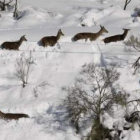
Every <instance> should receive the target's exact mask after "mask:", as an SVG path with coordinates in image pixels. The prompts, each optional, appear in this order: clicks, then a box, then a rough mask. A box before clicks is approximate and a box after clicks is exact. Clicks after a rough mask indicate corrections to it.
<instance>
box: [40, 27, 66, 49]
mask: <svg viewBox="0 0 140 140" xmlns="http://www.w3.org/2000/svg"><path fill="white" fill-rule="evenodd" d="M61 36H64V34H63V33H62V31H61V29H59V30H58V33H57V35H56V36H46V37H43V38H42V39H41V40H40V41H39V45H41V46H43V47H47V46H54V45H55V44H56V43H57V42H58V40H59V39H60V37H61Z"/></svg>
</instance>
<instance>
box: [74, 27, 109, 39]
mask: <svg viewBox="0 0 140 140" xmlns="http://www.w3.org/2000/svg"><path fill="white" fill-rule="evenodd" d="M100 27H101V29H100V31H98V32H97V33H78V34H76V35H75V36H74V37H73V38H72V41H77V40H80V39H85V41H87V39H90V41H95V40H96V39H97V38H98V37H99V36H101V35H102V34H103V33H108V31H107V30H106V29H105V27H104V26H101V25H100Z"/></svg>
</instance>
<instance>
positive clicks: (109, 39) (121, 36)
mask: <svg viewBox="0 0 140 140" xmlns="http://www.w3.org/2000/svg"><path fill="white" fill-rule="evenodd" d="M123 30H124V32H123V34H119V35H114V36H109V37H107V38H104V39H103V40H102V41H104V43H105V44H106V43H110V42H117V41H122V40H124V39H125V37H126V36H127V33H128V31H129V30H130V29H123Z"/></svg>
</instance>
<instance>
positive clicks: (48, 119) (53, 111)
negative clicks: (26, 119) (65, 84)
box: [33, 105, 72, 134]
mask: <svg viewBox="0 0 140 140" xmlns="http://www.w3.org/2000/svg"><path fill="white" fill-rule="evenodd" d="M67 115H68V114H67V111H66V109H65V108H64V106H62V105H59V106H57V107H55V106H54V105H51V106H50V107H49V108H48V109H47V110H46V112H45V113H44V114H41V115H38V116H36V117H33V119H34V120H35V122H36V123H37V124H39V125H42V126H43V131H45V132H46V133H49V134H50V133H51V134H56V133H66V132H67V130H68V129H70V128H71V127H72V126H71V124H70V123H69V121H68V119H67Z"/></svg>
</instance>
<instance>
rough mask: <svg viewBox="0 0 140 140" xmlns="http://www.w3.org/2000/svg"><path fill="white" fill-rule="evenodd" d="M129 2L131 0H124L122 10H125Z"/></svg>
mask: <svg viewBox="0 0 140 140" xmlns="http://www.w3.org/2000/svg"><path fill="white" fill-rule="evenodd" d="M130 2H131V0H125V5H124V8H123V9H124V10H126V7H127V5H128V4H129V3H130Z"/></svg>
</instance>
